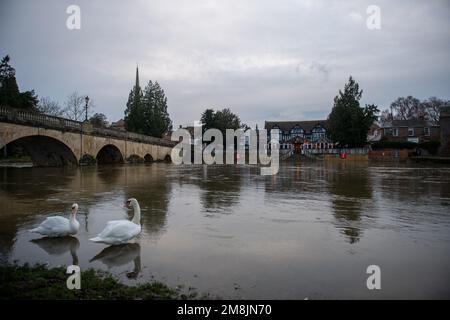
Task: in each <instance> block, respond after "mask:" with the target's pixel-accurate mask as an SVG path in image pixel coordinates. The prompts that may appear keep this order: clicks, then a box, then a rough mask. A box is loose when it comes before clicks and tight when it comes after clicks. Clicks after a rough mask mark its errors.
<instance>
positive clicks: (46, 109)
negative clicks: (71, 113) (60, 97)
mask: <svg viewBox="0 0 450 320" xmlns="http://www.w3.org/2000/svg"><path fill="white" fill-rule="evenodd" d="M37 109H38V111H39V112H41V113H44V114H48V115H51V116H56V117H62V116H63V114H64V111H63V110H62V109H61V107H60V106H59V103H58V101H56V100H52V99H51V98H50V97H42V98H41V99H40V100H39V103H38V105H37Z"/></svg>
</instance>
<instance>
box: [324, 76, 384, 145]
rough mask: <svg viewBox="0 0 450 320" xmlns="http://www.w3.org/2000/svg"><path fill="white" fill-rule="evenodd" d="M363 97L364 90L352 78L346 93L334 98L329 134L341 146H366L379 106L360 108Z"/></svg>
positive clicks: (345, 88) (346, 86)
mask: <svg viewBox="0 0 450 320" xmlns="http://www.w3.org/2000/svg"><path fill="white" fill-rule="evenodd" d="M361 96H362V90H359V85H358V83H357V82H356V81H355V80H354V79H353V78H352V77H351V76H350V78H349V80H348V83H347V84H346V85H345V87H344V92H342V91H341V90H339V94H338V95H337V96H336V97H335V98H334V106H333V109H332V110H331V113H330V115H329V116H328V132H329V135H330V138H331V139H332V140H333V141H335V142H338V143H339V144H340V145H341V146H348V147H360V146H363V145H364V144H366V142H367V133H368V131H369V128H370V126H371V125H372V123H373V122H374V121H375V120H376V118H377V117H376V114H377V113H378V108H377V106H375V105H366V107H365V108H361V107H360V105H359V100H360V99H361Z"/></svg>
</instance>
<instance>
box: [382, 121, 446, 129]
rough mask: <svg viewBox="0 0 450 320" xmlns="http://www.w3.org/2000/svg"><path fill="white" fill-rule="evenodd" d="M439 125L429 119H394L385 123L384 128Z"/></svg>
mask: <svg viewBox="0 0 450 320" xmlns="http://www.w3.org/2000/svg"><path fill="white" fill-rule="evenodd" d="M433 126H438V125H436V124H433V123H432V122H430V121H428V120H416V119H411V120H392V121H389V122H386V123H384V124H383V128H395V127H397V128H398V127H409V128H422V127H433Z"/></svg>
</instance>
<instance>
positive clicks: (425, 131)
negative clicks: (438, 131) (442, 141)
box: [423, 127, 430, 136]
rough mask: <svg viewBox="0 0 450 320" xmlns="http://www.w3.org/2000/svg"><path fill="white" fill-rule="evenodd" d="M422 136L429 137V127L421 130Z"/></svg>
mask: <svg viewBox="0 0 450 320" xmlns="http://www.w3.org/2000/svg"><path fill="white" fill-rule="evenodd" d="M423 134H424V135H426V136H429V135H430V128H429V127H425V128H423Z"/></svg>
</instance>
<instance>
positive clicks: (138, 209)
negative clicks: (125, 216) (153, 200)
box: [131, 203, 141, 225]
mask: <svg viewBox="0 0 450 320" xmlns="http://www.w3.org/2000/svg"><path fill="white" fill-rule="evenodd" d="M133 210H134V215H133V219H131V222H133V223H135V224H137V225H140V224H141V207H139V204H138V203H136V205H134V206H133Z"/></svg>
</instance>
